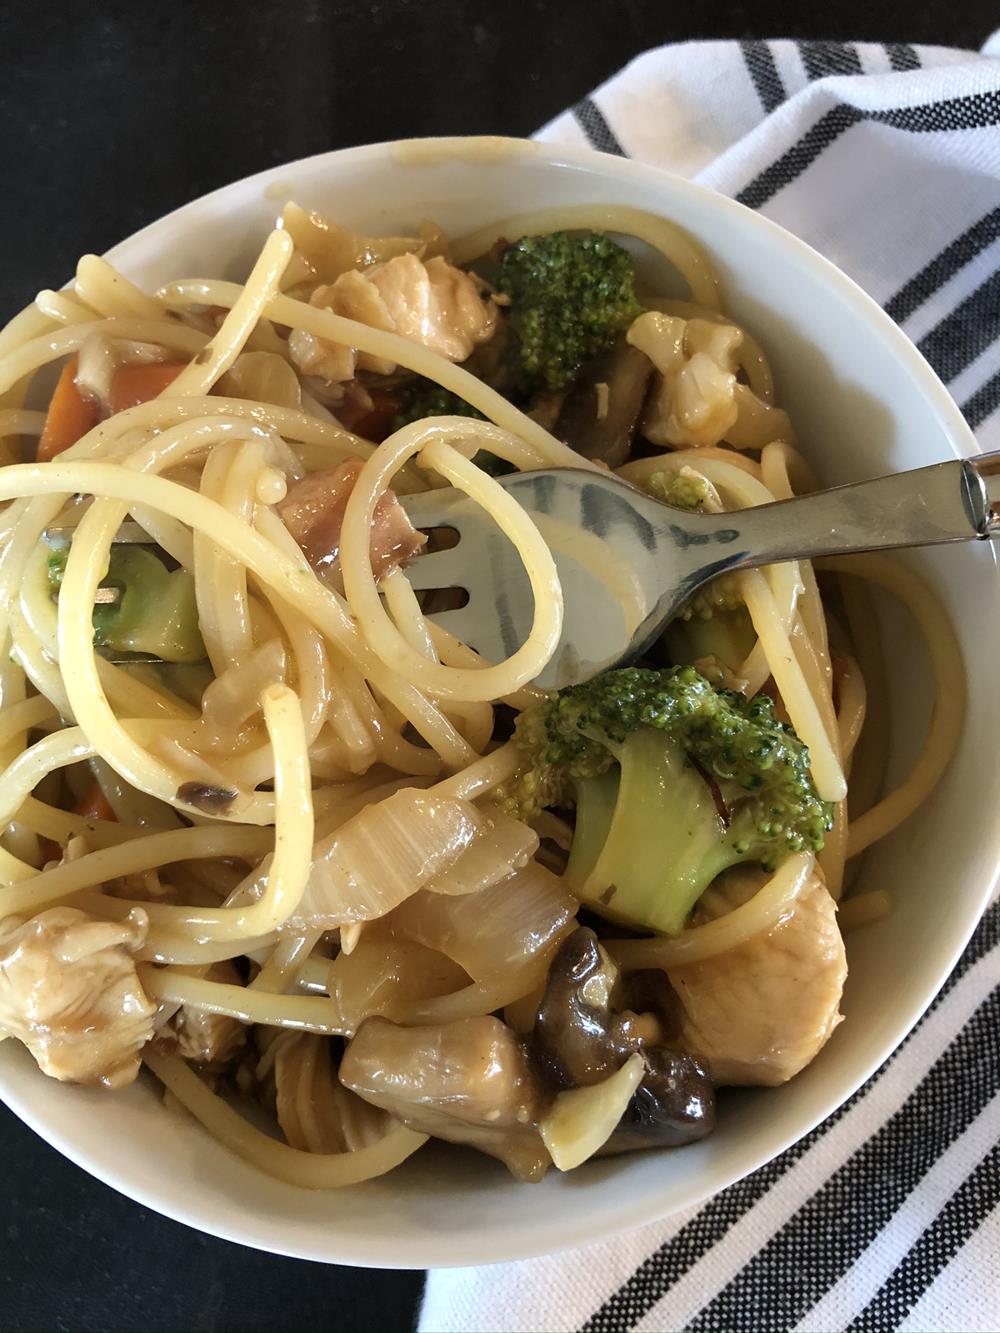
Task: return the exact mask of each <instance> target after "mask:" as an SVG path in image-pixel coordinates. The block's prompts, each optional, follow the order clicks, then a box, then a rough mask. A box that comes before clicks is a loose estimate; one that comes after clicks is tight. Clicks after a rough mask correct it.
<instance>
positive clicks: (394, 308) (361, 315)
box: [288, 254, 497, 384]
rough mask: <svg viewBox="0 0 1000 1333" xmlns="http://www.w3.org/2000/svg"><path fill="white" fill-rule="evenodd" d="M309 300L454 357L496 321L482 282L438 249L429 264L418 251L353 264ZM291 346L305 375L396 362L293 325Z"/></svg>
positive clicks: (383, 370)
mask: <svg viewBox="0 0 1000 1333" xmlns="http://www.w3.org/2000/svg"><path fill="white" fill-rule="evenodd" d="M309 300H310V304H311V305H314V306H317V307H319V308H321V309H326V310H332V311H333V312H334V314H336V315H343V316H344V317H345V318H347V319H354V320H357V321H358V322H359V323H360V324H367V325H368V327H369V328H372V329H382V330H384V331H385V332H387V333H398V334H400V335H401V337H403V338H406V339H408V340H409V341H410V342H415V343H420V344H421V345H422V346H424V347H428V348H430V349H431V351H433V352H437V353H439V355H441V356H444V357H447V359H448V360H449V361H464V360H465V359H466V358H467V357H468V356H469V354H470V353H471V352H472V349H473V348H474V347H476V346H477V345H478V344H479V343H483V342H486V341H487V340H488V339H489V338H491V337H492V336H493V333H494V331H495V329H496V324H497V312H496V306H495V305H494V304H493V302H492V301H489V300H487V299H484V297H483V294H482V290H481V285H480V283H479V282H478V281H477V280H476V279H475V278H474V277H472V276H471V275H470V274H468V273H464V272H463V271H462V270H461V269H459V268H455V267H454V265H452V264H449V263H448V262H447V260H445V259H442V258H441V256H440V255H437V256H435V257H434V258H433V259H428V260H427V262H426V263H423V261H421V260H420V259H418V258H417V256H416V255H414V254H405V255H397V256H396V257H395V258H394V259H390V260H389V261H388V262H387V263H384V264H377V265H375V266H374V267H372V268H369V269H366V270H365V271H364V272H358V271H357V270H356V269H350V270H348V272H346V273H342V274H341V275H340V277H339V278H337V280H336V281H335V282H333V283H330V284H329V285H328V286H319V287H317V288H316V290H315V291H314V292H313V294H312V296H311V297H310V298H309ZM288 349H289V353H290V355H291V358H292V360H293V361H294V362H295V364H296V365H297V366H298V368H299V369H300V370H301V371H302V372H303V374H306V375H319V376H320V377H322V378H323V379H325V380H327V381H329V382H330V383H333V384H337V383H340V382H342V381H344V380H350V379H353V378H354V375H355V373H356V371H358V370H371V371H374V372H375V373H376V374H379V375H389V374H391V373H392V372H393V371H394V370H395V369H396V365H395V362H393V361H387V360H385V359H384V358H383V357H377V356H372V355H371V354H370V353H367V352H356V351H355V350H354V348H351V347H344V346H341V345H339V344H336V343H330V342H327V341H326V340H325V339H322V338H317V337H316V336H315V335H314V334H311V333H303V332H302V331H301V330H293V331H292V333H291V335H290V337H289V339H288Z"/></svg>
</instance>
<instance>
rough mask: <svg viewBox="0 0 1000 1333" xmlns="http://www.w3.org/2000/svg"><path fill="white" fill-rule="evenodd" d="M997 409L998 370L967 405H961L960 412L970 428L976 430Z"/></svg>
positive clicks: (998, 402) (998, 393) (999, 390)
mask: <svg viewBox="0 0 1000 1333" xmlns="http://www.w3.org/2000/svg"><path fill="white" fill-rule="evenodd" d="M998 407H1000V370H998V371H997V373H996V374H995V375H993V376H992V377H991V378H990V379H988V380H987V381H986V383H985V384H983V385H981V386H980V388H978V389H977V390H976V392H975V393H974V394H973V395H972V397H971V398H970V399H969V401H968V402H967V403H963V405H962V411H963V412H964V414H965V419H966V421H967V422H968V423H969V425H970V427H971V428H972V429H973V430H977V429H978V428H979V427H980V426H981V425H982V424H983V422H984V421H985V420H986V419H987V418H988V417H991V416H992V415H993V413H994V412H995V411H996V410H997V408H998Z"/></svg>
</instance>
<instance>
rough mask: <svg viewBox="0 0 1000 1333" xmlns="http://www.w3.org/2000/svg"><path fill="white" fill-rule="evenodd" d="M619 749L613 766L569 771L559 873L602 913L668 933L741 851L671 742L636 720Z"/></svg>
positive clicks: (742, 856) (738, 858) (698, 779)
mask: <svg viewBox="0 0 1000 1333" xmlns="http://www.w3.org/2000/svg"><path fill="white" fill-rule="evenodd" d="M619 755H620V768H619V769H617V770H615V769H612V770H610V771H609V772H607V773H603V774H601V775H599V776H597V777H587V778H580V779H577V780H576V783H575V786H576V793H577V822H576V834H575V836H574V839H573V847H572V850H571V852H570V858H569V863H568V865H567V868H566V880H567V883H568V885H569V887H570V888H571V890H572V891H573V892H574V893H575V894H576V895H577V896H578V897H580V898H581V899H583V901H585V902H587V903H590V904H591V905H592V906H593V907H594V909H595V910H596V911H598V912H599V913H600V914H601V915H602V916H605V917H608V918H610V919H611V920H614V921H619V922H622V923H623V924H626V925H631V926H638V927H641V928H642V929H646V930H655V931H658V932H660V933H661V934H665V935H674V934H676V933H677V932H678V931H680V930H682V929H683V927H684V924H685V922H686V920H687V918H688V916H689V915H690V914H691V911H692V909H693V908H694V905H695V903H696V902H697V901H698V899H699V897H700V896H701V894H702V893H703V892H704V890H705V889H706V888H707V887H708V885H709V884H710V883H711V882H712V880H713V879H715V877H716V875H718V874H719V873H720V872H721V871H723V870H725V869H726V868H727V867H728V866H730V865H734V864H735V863H736V862H738V861H741V860H743V859H745V856H746V854H747V852H746V851H741V850H740V849H739V848H738V847H737V846H734V845H733V843H732V842H731V841H730V839H728V838H727V837H726V829H725V825H724V824H723V821H722V818H721V817H720V815H719V814H718V812H717V810H716V809H715V802H714V800H713V797H712V793H711V790H710V788H709V786H708V784H707V782H706V781H705V779H704V778H703V777H702V776H701V774H700V773H699V772H698V771H697V769H695V768H693V767H692V766H691V765H690V764H689V763H688V761H687V758H686V756H685V754H684V751H683V749H682V748H681V746H680V745H679V744H677V742H676V741H673V740H670V739H669V738H667V737H665V736H664V735H663V733H662V732H657V731H653V730H652V729H649V728H642V729H640V730H639V731H637V732H635V733H634V734H633V735H631V736H629V737H628V738H627V740H626V741H625V742H624V744H623V745H622V746H621V747H620V750H619ZM651 835H652V836H651ZM747 850H748V849H747Z"/></svg>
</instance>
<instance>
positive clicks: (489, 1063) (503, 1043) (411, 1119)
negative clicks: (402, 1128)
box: [340, 1017, 550, 1180]
mask: <svg viewBox="0 0 1000 1333" xmlns="http://www.w3.org/2000/svg"><path fill="white" fill-rule="evenodd" d="M340 1081H341V1082H342V1083H343V1084H345V1085H346V1086H347V1087H348V1088H350V1089H352V1091H354V1092H356V1093H357V1094H358V1096H360V1097H364V1099H365V1101H368V1102H372V1103H373V1104H374V1105H375V1106H381V1107H383V1108H384V1109H385V1110H386V1111H390V1112H391V1113H392V1114H393V1115H394V1116H396V1117H397V1118H398V1119H399V1120H401V1121H402V1122H403V1124H404V1125H409V1126H410V1128H411V1129H416V1130H419V1131H420V1132H421V1133H424V1134H433V1135H435V1136H436V1137H437V1138H439V1139H447V1140H448V1141H449V1142H450V1143H464V1144H467V1145H468V1146H469V1147H472V1148H478V1149H479V1150H480V1152H484V1153H488V1154H489V1155H490V1156H491V1157H498V1158H499V1159H500V1161H501V1162H504V1163H505V1164H506V1166H507V1167H508V1169H509V1170H510V1172H511V1173H512V1174H513V1175H514V1176H516V1177H517V1178H518V1179H520V1180H538V1179H540V1178H541V1176H542V1175H544V1173H545V1170H546V1168H547V1167H548V1165H549V1160H550V1159H549V1155H548V1153H547V1151H546V1149H545V1146H544V1144H543V1143H542V1140H541V1137H540V1135H539V1133H538V1131H537V1129H536V1128H535V1123H536V1121H537V1120H538V1117H539V1115H540V1113H541V1111H542V1099H541V1094H540V1091H539V1089H538V1086H537V1084H536V1082H535V1080H534V1078H533V1076H532V1074H531V1071H530V1068H529V1066H528V1062H527V1058H526V1057H525V1054H524V1049H523V1047H522V1046H521V1043H520V1041H519V1040H518V1039H517V1036H516V1035H515V1033H514V1032H512V1031H511V1029H510V1028H509V1027H507V1026H506V1024H505V1023H501V1021H500V1020H499V1019H498V1018H492V1017H483V1018H463V1019H460V1020H458V1021H457V1022H454V1023H443V1024H440V1025H437V1026H428V1027H397V1025H396V1024H395V1023H390V1022H389V1020H388V1019H385V1018H367V1019H365V1021H364V1022H363V1023H362V1024H361V1026H360V1027H359V1028H358V1031H357V1034H356V1035H355V1037H354V1040H353V1041H352V1042H351V1043H350V1044H349V1045H348V1047H347V1050H346V1051H345V1052H344V1058H343V1060H342V1061H341V1063H340Z"/></svg>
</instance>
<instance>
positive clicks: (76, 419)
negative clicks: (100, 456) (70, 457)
mask: <svg viewBox="0 0 1000 1333" xmlns="http://www.w3.org/2000/svg"><path fill="white" fill-rule="evenodd" d="M97 422H98V411H97V404H96V403H92V402H91V401H90V400H89V399H87V398H84V396H83V394H82V393H81V392H80V390H79V389H78V388H77V387H76V357H75V356H74V357H73V359H72V360H71V361H67V362H66V364H65V366H63V370H62V374H61V375H60V376H59V382H58V384H57V385H56V387H55V392H54V393H53V395H52V399H51V401H50V403H49V411H48V415H47V416H46V418H45V429H44V430H43V431H42V438H41V439H40V440H39V441H38V453H37V455H36V457H37V459H38V462H39V463H48V462H49V461H50V459H53V458H55V456H56V454H61V453H62V451H63V450H64V449H68V448H69V447H70V445H71V444H76V442H77V440H79V439H80V438H81V437H82V436H84V435H86V433H87V431H88V430H93V428H94V427H95V426H96V425H97Z"/></svg>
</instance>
